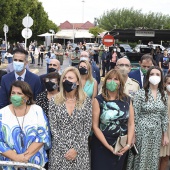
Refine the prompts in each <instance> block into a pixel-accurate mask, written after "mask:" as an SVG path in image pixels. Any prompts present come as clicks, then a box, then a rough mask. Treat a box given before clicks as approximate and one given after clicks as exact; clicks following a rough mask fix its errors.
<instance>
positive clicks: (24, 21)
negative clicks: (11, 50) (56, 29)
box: [22, 14, 33, 28]
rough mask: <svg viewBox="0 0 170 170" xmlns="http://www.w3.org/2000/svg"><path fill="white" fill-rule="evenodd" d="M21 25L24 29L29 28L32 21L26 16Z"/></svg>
mask: <svg viewBox="0 0 170 170" xmlns="http://www.w3.org/2000/svg"><path fill="white" fill-rule="evenodd" d="M22 25H23V26H24V27H26V28H29V27H31V26H32V25H33V19H32V18H31V17H30V16H29V15H28V14H27V16H26V17H25V18H23V20H22Z"/></svg>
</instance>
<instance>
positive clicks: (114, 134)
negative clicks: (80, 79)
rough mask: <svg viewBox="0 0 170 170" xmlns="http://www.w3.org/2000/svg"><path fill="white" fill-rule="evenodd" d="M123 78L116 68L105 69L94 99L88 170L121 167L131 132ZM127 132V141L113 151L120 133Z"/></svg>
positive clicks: (120, 169) (129, 110)
mask: <svg viewBox="0 0 170 170" xmlns="http://www.w3.org/2000/svg"><path fill="white" fill-rule="evenodd" d="M123 91H124V81H123V78H122V76H121V74H120V73H119V72H118V71H117V70H111V71H109V72H108V73H107V75H106V77H105V80H104V83H103V87H102V94H101V95H99V96H97V97H96V98H95V99H94V102H93V109H92V110H93V111H92V112H93V131H94V135H93V136H92V142H91V170H122V168H123V165H124V161H125V158H126V153H127V152H126V151H127V150H128V149H129V148H130V146H131V143H132V138H133V135H134V112H133V107H132V102H131V101H130V97H128V96H126V94H124V93H123ZM124 135H127V136H128V139H127V144H126V146H125V147H124V148H122V149H121V150H120V151H118V152H115V144H116V141H117V139H118V137H119V136H124Z"/></svg>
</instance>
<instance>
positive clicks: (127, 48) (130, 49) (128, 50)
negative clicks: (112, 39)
mask: <svg viewBox="0 0 170 170" xmlns="http://www.w3.org/2000/svg"><path fill="white" fill-rule="evenodd" d="M119 47H123V48H124V49H125V51H126V52H132V51H133V50H132V48H131V46H130V45H129V44H119Z"/></svg>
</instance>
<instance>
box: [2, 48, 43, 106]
mask: <svg viewBox="0 0 170 170" xmlns="http://www.w3.org/2000/svg"><path fill="white" fill-rule="evenodd" d="M27 62H28V52H27V51H25V50H24V49H16V50H14V56H13V67H14V71H13V72H11V73H8V74H6V75H4V76H3V77H2V79H1V89H0V108H3V107H5V106H7V105H8V104H9V102H10V101H9V96H10V94H9V92H10V88H11V84H12V83H13V82H14V81H17V80H18V81H25V82H27V83H28V84H29V85H30V87H31V89H32V92H33V94H34V100H35V98H36V96H37V95H38V94H39V93H40V92H41V82H40V78H39V77H38V76H37V75H35V74H33V73H31V72H30V71H28V70H27V69H25V67H26V64H27Z"/></svg>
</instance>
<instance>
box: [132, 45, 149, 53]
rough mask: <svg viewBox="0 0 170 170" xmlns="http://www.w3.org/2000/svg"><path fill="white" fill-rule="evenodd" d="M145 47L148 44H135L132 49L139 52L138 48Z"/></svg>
mask: <svg viewBox="0 0 170 170" xmlns="http://www.w3.org/2000/svg"><path fill="white" fill-rule="evenodd" d="M145 47H146V48H147V47H148V45H144V44H137V45H136V46H135V48H134V51H135V52H138V53H139V52H140V48H145Z"/></svg>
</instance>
